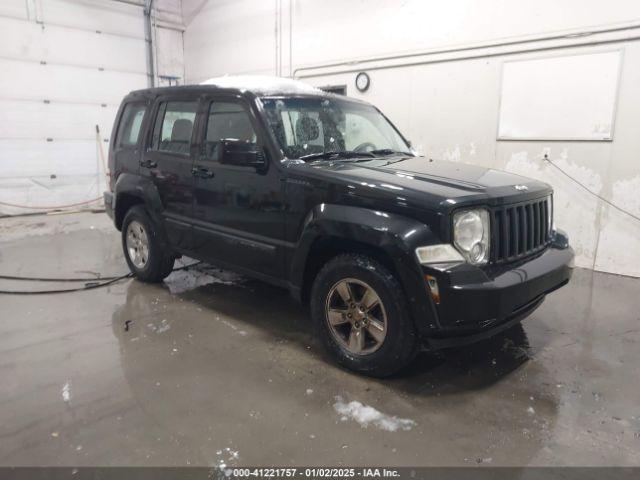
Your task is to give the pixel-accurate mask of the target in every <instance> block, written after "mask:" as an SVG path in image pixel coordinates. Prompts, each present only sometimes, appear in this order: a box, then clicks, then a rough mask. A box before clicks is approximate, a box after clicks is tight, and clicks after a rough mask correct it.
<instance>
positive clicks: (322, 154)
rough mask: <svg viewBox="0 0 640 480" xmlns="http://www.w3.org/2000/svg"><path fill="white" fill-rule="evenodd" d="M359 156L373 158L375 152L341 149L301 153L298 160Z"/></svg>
mask: <svg viewBox="0 0 640 480" xmlns="http://www.w3.org/2000/svg"><path fill="white" fill-rule="evenodd" d="M359 157H369V158H375V154H373V153H372V152H355V151H353V150H343V151H334V152H320V153H310V154H309V155H303V156H301V157H300V160H304V161H305V162H306V161H309V160H330V159H332V158H345V159H346V158H359Z"/></svg>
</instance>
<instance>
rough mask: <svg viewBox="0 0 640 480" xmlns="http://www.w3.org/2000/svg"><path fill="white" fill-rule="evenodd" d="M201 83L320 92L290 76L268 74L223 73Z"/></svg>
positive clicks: (253, 90)
mask: <svg viewBox="0 0 640 480" xmlns="http://www.w3.org/2000/svg"><path fill="white" fill-rule="evenodd" d="M200 84H201V85H215V86H217V87H220V88H238V89H240V90H249V91H252V92H259V93H267V94H268V93H316V94H322V93H323V92H322V90H319V89H317V88H315V87H312V86H311V85H309V84H307V83H304V82H300V81H298V80H292V79H290V78H282V77H271V76H269V75H225V76H224V77H215V78H210V79H209V80H205V81H204V82H201V83H200Z"/></svg>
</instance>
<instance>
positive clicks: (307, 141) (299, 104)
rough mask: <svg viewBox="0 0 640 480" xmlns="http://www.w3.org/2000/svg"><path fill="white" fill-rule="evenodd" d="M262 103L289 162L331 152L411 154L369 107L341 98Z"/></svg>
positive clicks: (386, 123)
mask: <svg viewBox="0 0 640 480" xmlns="http://www.w3.org/2000/svg"><path fill="white" fill-rule="evenodd" d="M262 103H263V105H264V110H265V112H266V116H267V121H268V124H269V127H270V128H271V130H272V131H273V133H274V135H275V137H276V139H277V141H278V143H279V144H280V148H281V149H282V151H283V152H284V154H285V156H286V157H287V158H290V159H295V158H301V157H305V158H303V159H307V158H309V159H311V158H318V157H320V155H321V154H323V153H329V152H349V153H351V154H354V153H362V154H363V156H369V157H371V156H374V155H372V153H374V154H375V153H377V152H382V151H384V154H389V153H393V152H399V153H405V154H406V152H410V151H411V147H410V146H409V145H407V143H406V142H405V141H404V139H403V138H402V136H401V135H400V134H399V133H398V132H397V130H396V129H395V128H394V127H393V126H392V125H391V124H390V123H389V122H388V121H387V119H386V118H385V117H384V116H383V115H381V114H380V112H379V111H378V110H376V109H375V108H374V107H372V106H370V105H365V104H360V103H356V102H350V101H348V100H342V99H339V98H330V99H328V98H284V99H282V98H263V99H262ZM316 154H317V155H316ZM409 155H411V154H410V153H409Z"/></svg>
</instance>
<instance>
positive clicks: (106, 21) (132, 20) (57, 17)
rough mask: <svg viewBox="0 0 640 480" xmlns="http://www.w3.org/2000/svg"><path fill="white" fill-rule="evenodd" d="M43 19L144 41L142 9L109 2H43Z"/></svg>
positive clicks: (98, 0)
mask: <svg viewBox="0 0 640 480" xmlns="http://www.w3.org/2000/svg"><path fill="white" fill-rule="evenodd" d="M41 5H42V20H43V21H44V22H45V24H46V23H47V22H49V23H56V24H60V25H69V26H72V27H76V28H78V27H80V28H85V29H89V30H100V31H103V32H111V33H119V34H122V35H131V36H133V37H137V38H139V39H141V40H143V39H144V15H143V14H142V8H141V7H136V6H134V5H127V4H124V3H120V2H115V1H112V0H44V1H42V2H41Z"/></svg>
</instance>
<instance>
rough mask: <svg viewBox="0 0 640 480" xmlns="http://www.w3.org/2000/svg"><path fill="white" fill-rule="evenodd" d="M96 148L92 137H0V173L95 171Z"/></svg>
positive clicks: (33, 174)
mask: <svg viewBox="0 0 640 480" xmlns="http://www.w3.org/2000/svg"><path fill="white" fill-rule="evenodd" d="M97 152H98V150H97V142H96V141H95V140H60V141H53V142H47V141H46V140H23V139H20V140H0V164H2V166H3V168H2V175H0V177H2V178H19V177H39V176H40V177H42V176H45V177H47V176H50V175H56V176H65V175H96V174H97V165H98V163H97V161H98V156H97ZM1 200H2V198H1V197H0V201H1Z"/></svg>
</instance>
